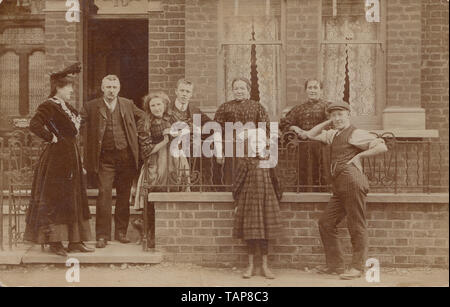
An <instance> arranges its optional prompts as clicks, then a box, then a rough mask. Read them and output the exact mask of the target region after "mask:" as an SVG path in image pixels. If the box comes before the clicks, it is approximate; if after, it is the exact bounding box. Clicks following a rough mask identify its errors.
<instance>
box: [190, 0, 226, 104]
mask: <svg viewBox="0 0 450 307" xmlns="http://www.w3.org/2000/svg"><path fill="white" fill-rule="evenodd" d="M217 3H218V2H217V1H210V0H187V1H186V78H188V79H189V80H191V81H192V82H194V84H195V89H194V96H193V97H192V102H193V103H194V104H196V105H197V106H201V107H213V108H214V107H216V106H217V103H218V102H217V82H218V81H217V61H218V60H219V59H218V56H217V43H218V41H217V39H218V33H217V29H218V25H217V20H218V16H217ZM222 102H223V101H221V100H220V101H219V103H222Z"/></svg>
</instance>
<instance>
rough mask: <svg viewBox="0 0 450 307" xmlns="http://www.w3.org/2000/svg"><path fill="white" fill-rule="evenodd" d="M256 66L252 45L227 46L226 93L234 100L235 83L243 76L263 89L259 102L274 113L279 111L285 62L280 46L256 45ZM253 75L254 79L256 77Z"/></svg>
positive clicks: (253, 86)
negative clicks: (233, 87)
mask: <svg viewBox="0 0 450 307" xmlns="http://www.w3.org/2000/svg"><path fill="white" fill-rule="evenodd" d="M254 52H255V53H254V57H255V59H256V65H254V66H253V67H252V63H251V58H252V56H251V53H252V46H249V45H246V46H239V45H231V46H226V47H225V52H224V56H225V59H224V60H225V61H224V62H225V89H226V90H225V92H226V93H225V95H226V100H227V101H229V100H232V99H233V98H234V97H233V92H232V88H231V82H232V81H233V79H234V78H236V77H239V76H242V77H246V78H248V79H249V80H251V81H252V88H253V89H256V90H257V91H258V92H259V101H260V102H261V104H262V105H264V106H265V107H266V110H267V112H268V113H269V115H270V116H272V117H274V116H276V115H277V114H278V113H279V110H278V108H279V106H280V102H281V95H280V89H281V62H280V47H279V46H270V45H269V46H267V45H256V46H254ZM252 74H253V78H252Z"/></svg>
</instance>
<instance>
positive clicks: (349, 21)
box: [322, 16, 377, 115]
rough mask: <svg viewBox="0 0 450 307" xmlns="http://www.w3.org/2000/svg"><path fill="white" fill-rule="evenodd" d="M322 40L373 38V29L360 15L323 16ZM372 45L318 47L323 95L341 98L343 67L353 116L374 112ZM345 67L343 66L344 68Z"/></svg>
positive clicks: (374, 54)
mask: <svg viewBox="0 0 450 307" xmlns="http://www.w3.org/2000/svg"><path fill="white" fill-rule="evenodd" d="M324 30H325V33H324V34H325V41H333V40H348V41H349V42H351V41H352V40H365V41H370V40H373V41H375V40H376V39H377V29H376V26H375V25H374V24H373V23H368V22H366V21H365V18H364V16H339V17H335V18H325V19H324ZM376 48H377V47H376V44H350V43H349V44H326V43H325V44H324V45H323V47H322V58H323V61H322V62H323V69H322V70H323V80H324V97H325V98H326V99H328V100H331V101H336V100H342V99H343V98H344V87H345V78H346V69H347V70H348V80H349V103H350V107H351V110H352V114H353V115H375V99H376V96H375V93H376V92H375V83H376V82H375V81H376V78H375V76H376V60H377V54H376ZM346 66H347V67H346Z"/></svg>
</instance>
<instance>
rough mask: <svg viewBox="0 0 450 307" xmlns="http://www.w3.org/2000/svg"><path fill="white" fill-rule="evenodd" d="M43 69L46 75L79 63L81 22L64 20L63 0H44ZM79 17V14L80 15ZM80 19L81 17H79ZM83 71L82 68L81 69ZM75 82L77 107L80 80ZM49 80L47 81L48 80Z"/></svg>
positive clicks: (48, 86)
mask: <svg viewBox="0 0 450 307" xmlns="http://www.w3.org/2000/svg"><path fill="white" fill-rule="evenodd" d="M45 7H46V8H45V10H44V13H45V69H46V72H47V73H51V72H54V71H58V70H61V69H63V68H65V67H67V66H69V65H71V64H73V63H75V62H77V61H79V62H82V61H81V55H80V54H79V47H78V46H79V44H81V41H80V39H79V36H78V31H80V27H81V22H80V23H78V22H68V21H67V20H66V18H65V17H66V13H67V9H68V8H67V7H66V1H65V0H46V2H45ZM80 15H81V14H80ZM80 18H81V16H80ZM80 21H81V20H80ZM83 69H84V68H83ZM81 75H82V74H80V75H79V78H78V80H76V82H75V86H74V92H75V102H76V106H77V107H79V106H80V105H81V102H80V101H79V100H80V99H79V98H80V95H79V84H80V82H79V81H80V78H81ZM48 80H49V79H48ZM47 88H48V92H49V93H50V82H49V81H47Z"/></svg>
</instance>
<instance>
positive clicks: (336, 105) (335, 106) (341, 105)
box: [327, 102, 350, 112]
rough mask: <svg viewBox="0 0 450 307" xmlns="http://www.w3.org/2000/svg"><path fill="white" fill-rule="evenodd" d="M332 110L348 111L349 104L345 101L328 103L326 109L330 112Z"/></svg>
mask: <svg viewBox="0 0 450 307" xmlns="http://www.w3.org/2000/svg"><path fill="white" fill-rule="evenodd" d="M334 110H346V111H350V105H349V104H348V103H346V102H333V103H331V104H330V105H328V108H327V111H328V112H331V111H334Z"/></svg>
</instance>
